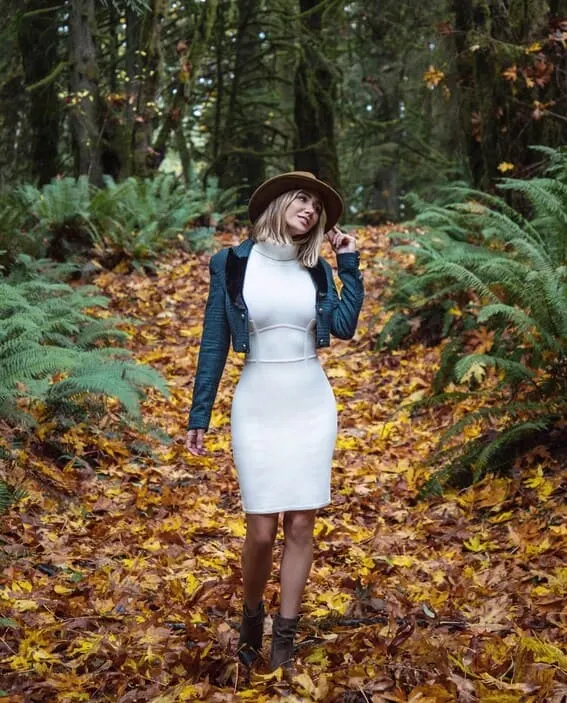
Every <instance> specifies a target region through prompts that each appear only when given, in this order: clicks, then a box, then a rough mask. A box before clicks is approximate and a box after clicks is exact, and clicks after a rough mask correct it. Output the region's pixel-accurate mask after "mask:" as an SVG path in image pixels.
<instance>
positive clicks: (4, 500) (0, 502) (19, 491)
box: [0, 479, 27, 515]
mask: <svg viewBox="0 0 567 703" xmlns="http://www.w3.org/2000/svg"><path fill="white" fill-rule="evenodd" d="M26 496H27V493H26V491H25V490H24V489H23V488H14V487H12V486H10V485H8V484H7V483H5V482H4V481H3V480H2V479H0V515H2V513H5V512H6V511H7V510H8V509H9V508H10V506H12V505H14V504H15V503H17V502H18V501H20V500H22V498H25V497H26Z"/></svg>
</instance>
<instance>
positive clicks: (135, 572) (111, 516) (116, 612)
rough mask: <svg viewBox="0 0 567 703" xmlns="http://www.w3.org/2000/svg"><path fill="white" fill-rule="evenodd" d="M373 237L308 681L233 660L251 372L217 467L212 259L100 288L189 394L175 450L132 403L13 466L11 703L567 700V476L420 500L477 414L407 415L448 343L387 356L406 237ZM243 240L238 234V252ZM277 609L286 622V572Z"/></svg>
mask: <svg viewBox="0 0 567 703" xmlns="http://www.w3.org/2000/svg"><path fill="white" fill-rule="evenodd" d="M358 238H359V243H360V248H361V250H362V252H363V261H364V264H363V265H364V267H365V269H366V270H365V284H366V290H367V298H366V303H365V307H364V310H363V314H362V319H361V324H360V327H359V330H358V332H357V335H356V338H355V340H353V341H351V342H342V341H339V340H333V344H332V346H331V348H330V349H326V350H324V351H323V352H322V353H321V358H322V361H323V363H324V366H325V369H326V372H327V374H328V376H329V378H330V380H331V383H332V384H333V387H334V391H335V395H336V398H337V402H338V404H339V409H340V438H339V440H338V445H337V451H336V454H335V460H334V469H333V495H334V500H333V504H332V506H330V507H328V508H326V509H325V510H322V511H321V513H320V516H319V518H318V521H317V526H316V534H317V542H316V555H315V563H314V567H313V571H312V577H311V580H310V583H309V586H308V589H307V593H306V596H305V600H304V606H303V619H302V624H301V628H300V635H299V642H298V644H299V647H298V658H297V671H296V676H295V678H294V679H293V680H292V681H291V682H290V681H286V680H285V679H283V680H280V678H281V677H279V676H278V675H270V674H268V673H267V671H266V669H265V668H262V667H260V668H259V669H258V670H257V671H256V672H255V673H253V674H252V676H251V678H248V677H247V676H246V672H245V671H243V669H242V667H239V666H238V665H237V664H236V661H235V658H234V650H235V643H236V640H237V638H238V632H237V629H236V626H237V624H238V619H239V611H240V608H241V591H240V575H241V573H240V561H239V560H240V557H239V555H240V549H241V546H242V538H243V534H244V523H243V517H242V513H241V511H240V501H239V495H238V488H237V483H236V480H235V473H234V470H233V467H232V464H231V458H230V436H229V424H228V418H229V411H230V403H231V394H232V391H233V389H234V385H235V382H236V381H237V378H238V374H239V370H240V367H241V365H242V358H240V357H237V356H236V355H235V354H233V353H231V355H230V357H229V361H228V365H227V368H226V371H225V375H224V378H223V381H222V384H221V388H220V391H219V396H218V399H217V404H216V407H215V411H214V416H213V425H212V428H211V431H210V433H209V434H208V438H207V446H208V448H209V450H210V454H209V456H208V457H205V458H201V457H193V456H191V455H190V454H188V453H187V451H186V450H185V449H184V445H183V440H184V436H185V425H186V420H187V410H188V403H189V400H190V388H191V382H192V379H193V373H194V369H195V363H196V357H197V352H198V343H199V337H200V330H201V327H200V325H201V322H202V316H203V310H204V299H205V295H206V291H207V284H208V269H207V259H208V257H207V255H201V256H189V255H180V254H176V255H172V256H171V258H169V259H168V260H167V261H165V262H163V263H162V265H161V266H160V268H159V271H158V275H157V276H156V277H144V276H141V275H138V274H119V273H111V274H104V275H103V276H101V277H100V279H99V284H100V285H102V287H103V288H104V289H105V291H106V293H107V294H108V295H110V296H111V297H112V299H113V306H114V308H115V310H116V311H119V312H120V313H121V314H127V315H130V316H131V317H133V318H136V319H137V320H139V321H140V324H139V325H138V326H134V325H133V326H132V327H131V331H132V334H133V337H132V348H133V349H134V350H135V352H136V356H137V358H138V359H140V360H142V361H146V362H151V363H152V364H154V365H155V366H156V367H158V368H160V369H161V370H162V371H163V373H164V374H166V375H167V377H168V379H169V381H170V382H171V389H172V395H171V398H170V399H168V400H164V399H163V398H161V397H158V396H157V395H155V396H153V397H151V398H150V400H149V401H148V402H147V403H146V405H145V407H146V417H147V419H148V420H149V421H151V422H153V423H154V424H156V425H158V426H159V427H161V428H162V430H164V431H165V432H166V433H167V434H169V435H170V436H171V437H172V438H173V439H174V441H173V442H172V443H171V444H170V445H169V446H165V445H160V444H158V443H157V441H155V440H154V439H152V438H151V436H150V435H149V434H147V435H146V434H144V433H136V432H134V431H128V432H125V431H124V430H122V429H119V425H118V424H117V409H116V408H113V407H111V406H110V407H109V412H108V416H107V417H106V418H105V420H104V422H102V423H101V424H99V425H97V426H89V427H85V426H77V427H74V428H73V429H72V430H70V431H69V432H68V433H67V434H66V435H65V437H64V438H63V440H62V441H63V444H64V447H65V449H66V451H65V452H63V456H62V452H61V448H60V445H55V444H54V443H53V442H52V437H51V435H50V431H51V429H52V428H50V426H48V425H43V426H40V428H39V430H38V432H37V436H36V437H35V442H34V443H31V444H29V445H28V444H23V445H22V449H21V451H20V455H19V457H18V458H17V461H14V462H13V463H12V465H11V466H10V467H7V468H8V470H9V472H10V476H11V477H12V478H13V479H15V480H18V479H19V478H21V477H23V476H26V477H27V478H26V486H27V488H28V491H29V495H28V497H27V498H26V499H25V500H23V501H22V502H20V503H19V504H18V505H16V506H15V507H13V508H12V509H11V510H10V512H8V513H7V514H6V515H5V516H4V517H3V526H2V537H1V538H0V539H1V542H0V544H1V547H2V553H1V561H0V565H1V566H2V569H3V574H2V588H0V673H1V678H0V689H2V691H3V693H2V695H4V696H6V697H7V699H8V700H10V701H14V702H16V701H17V702H20V701H21V702H25V703H29V702H33V701H42V702H43V701H57V702H65V703H67V702H69V703H70V702H72V701H112V702H113V703H116V702H120V703H127V702H131V701H152V702H153V703H175V702H176V701H201V700H202V701H219V702H220V701H235V702H236V701H241V700H250V701H258V702H262V701H277V700H280V697H283V696H287V700H289V701H292V702H293V701H329V702H332V703H369V702H372V703H378V702H381V701H415V702H417V701H419V702H420V703H426V702H432V703H433V702H444V701H460V702H463V703H469V702H471V701H482V702H483V703H491V702H494V703H496V702H498V703H516V702H517V703H520V702H522V703H529V702H539V701H550V702H554V703H560V702H561V701H565V700H567V651H566V648H565V642H566V640H567V565H566V563H565V554H566V546H567V520H566V516H567V510H566V507H565V490H564V487H563V486H562V485H561V467H560V466H559V465H558V464H557V462H554V460H553V459H552V458H551V457H549V456H548V455H547V454H546V453H545V451H538V450H536V451H534V452H532V453H531V454H530V455H529V456H528V457H527V458H526V459H525V460H524V461H523V464H522V466H521V467H520V466H518V471H517V472H516V473H514V474H513V475H512V476H510V477H508V478H492V477H490V478H488V479H486V480H485V481H483V482H482V483H481V484H479V485H477V486H476V487H474V488H473V489H469V490H465V491H462V492H459V493H449V494H448V495H446V496H445V497H444V498H443V499H435V501H433V502H418V501H417V500H416V496H417V489H418V487H419V485H420V483H421V482H422V481H423V479H424V477H425V476H426V470H425V469H424V468H423V467H422V464H421V462H422V461H423V460H424V459H425V458H426V457H427V456H428V454H429V452H430V450H431V449H432V447H433V446H434V445H435V443H436V441H437V439H438V437H439V434H440V432H441V431H442V430H443V429H444V428H446V427H447V426H449V425H450V424H451V422H452V421H453V420H454V418H455V417H462V416H463V415H464V414H466V413H467V412H470V411H471V410H472V409H474V406H473V403H472V401H471V402H470V403H469V404H466V403H463V404H461V405H458V406H455V407H452V408H448V407H446V408H440V409H437V410H435V411H428V412H425V413H420V414H418V415H416V416H415V417H412V416H411V415H410V413H409V412H408V410H407V407H405V403H407V401H408V400H412V399H415V398H416V397H419V395H420V394H421V393H422V392H423V390H424V389H426V388H427V387H428V383H429V380H430V378H431V376H432V373H433V372H434V370H435V368H436V365H437V363H438V359H439V350H438V349H434V348H433V349H432V348H425V347H422V346H413V347H411V348H409V349H407V350H403V351H399V352H395V353H380V354H377V353H375V352H373V351H372V339H373V336H374V335H375V333H376V331H377V330H378V329H380V327H381V325H382V324H383V322H384V320H385V313H384V311H383V310H382V308H381V304H380V301H379V296H380V293H381V291H382V289H383V287H384V286H385V285H387V280H386V279H385V277H384V275H385V268H384V260H385V258H386V257H388V256H389V255H390V254H389V245H388V239H387V237H386V231H385V229H370V228H368V229H366V230H360V231H359V232H358ZM235 242H236V237H235V236H233V235H223V236H221V237H219V246H221V245H222V246H226V245H228V244H231V243H235ZM467 431H468V432H469V434H472V435H473V436H474V433H475V432H479V431H480V430H479V429H478V428H476V427H475V426H474V425H473V426H471V427H470V428H468V430H467ZM5 469H6V467H5ZM519 469H521V472H520V470H519ZM280 537H281V535H280ZM280 550H281V541H280V540H278V546H277V555H276V556H278V555H279V553H280ZM267 600H268V603H269V610H270V612H271V613H272V614H273V613H274V612H275V611H276V608H277V573H276V571H274V577H273V581H272V582H271V583H270V585H269V587H268V591H267ZM269 624H270V623H269V620H268V622H267V631H268V632H269V631H270V627H269ZM268 646H269V639H268V640H267V641H266V649H267V648H268Z"/></svg>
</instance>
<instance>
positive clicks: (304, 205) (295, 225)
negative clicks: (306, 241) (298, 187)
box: [285, 191, 321, 237]
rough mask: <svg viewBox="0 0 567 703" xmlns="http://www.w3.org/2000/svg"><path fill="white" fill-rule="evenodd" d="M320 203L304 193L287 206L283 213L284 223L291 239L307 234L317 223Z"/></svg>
mask: <svg viewBox="0 0 567 703" xmlns="http://www.w3.org/2000/svg"><path fill="white" fill-rule="evenodd" d="M320 213H321V201H320V200H319V198H317V197H316V196H314V195H311V194H310V193H308V192H306V191H301V192H300V193H299V195H298V196H297V197H296V198H295V199H294V200H293V201H292V202H291V203H290V204H289V205H288V208H287V210H286V211H285V221H286V224H287V226H288V227H289V230H290V233H291V236H292V237H300V236H302V235H304V234H307V232H309V231H310V230H311V229H312V228H313V227H314V226H315V225H316V224H317V222H318V221H319V214H320Z"/></svg>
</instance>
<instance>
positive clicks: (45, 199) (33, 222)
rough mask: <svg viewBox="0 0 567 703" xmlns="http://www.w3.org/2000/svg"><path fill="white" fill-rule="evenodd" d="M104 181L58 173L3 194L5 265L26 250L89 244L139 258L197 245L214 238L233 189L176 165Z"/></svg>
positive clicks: (110, 255)
mask: <svg viewBox="0 0 567 703" xmlns="http://www.w3.org/2000/svg"><path fill="white" fill-rule="evenodd" d="M105 181H106V187H105V188H103V189H97V188H94V187H93V186H91V185H89V183H88V180H87V178H86V177H81V178H79V179H77V180H75V179H73V178H61V179H58V180H54V181H52V182H51V183H50V184H48V185H46V186H44V187H43V188H41V189H40V188H36V187H35V186H33V185H29V184H27V185H23V186H18V187H16V188H14V189H12V190H11V191H8V192H6V193H4V194H2V195H1V196H0V218H1V219H0V265H3V266H4V268H6V269H8V270H11V269H12V267H13V266H14V265H15V262H16V259H18V261H19V262H20V263H21V259H19V258H18V256H19V254H22V253H24V254H28V255H29V256H32V257H43V256H45V255H46V254H48V255H50V256H54V257H56V258H58V259H60V260H68V259H69V258H72V257H73V256H74V255H76V254H81V253H85V252H88V253H89V254H90V255H92V256H97V255H98V256H99V257H101V258H103V259H105V260H106V259H109V260H110V261H111V263H115V262H116V261H118V260H120V258H122V257H124V258H127V259H129V260H131V261H132V262H133V264H134V265H135V266H140V265H142V264H143V265H148V263H149V262H150V261H151V259H153V258H154V257H156V256H158V255H159V254H160V253H162V252H163V251H164V250H165V249H167V248H168V247H170V246H171V245H172V244H176V245H179V244H180V243H181V244H182V245H183V246H185V247H187V248H188V249H189V250H191V251H200V250H203V249H206V248H208V247H209V246H210V242H211V235H212V234H213V232H214V228H213V227H212V226H211V223H212V222H215V221H217V220H218V219H220V218H221V216H222V215H221V212H222V211H224V209H225V208H227V209H228V208H229V207H230V203H231V201H232V199H233V197H234V193H233V192H231V191H225V192H222V191H220V190H219V188H218V185H217V181H216V180H215V179H210V180H209V184H208V186H207V188H206V189H205V190H203V189H201V187H200V186H199V185H198V184H197V183H193V184H192V185H191V187H190V188H186V187H185V185H184V184H183V183H182V182H181V181H180V180H179V179H178V178H177V177H176V176H174V175H173V174H171V173H167V174H159V175H158V176H157V177H156V178H154V179H146V180H140V179H136V178H128V179H127V180H125V181H123V182H121V183H116V182H115V181H113V180H112V178H110V177H107V178H106V179H105Z"/></svg>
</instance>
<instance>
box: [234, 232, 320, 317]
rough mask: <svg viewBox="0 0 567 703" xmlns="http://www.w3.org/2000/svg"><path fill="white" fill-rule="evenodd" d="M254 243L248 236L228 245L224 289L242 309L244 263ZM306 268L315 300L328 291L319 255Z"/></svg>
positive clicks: (243, 305)
mask: <svg viewBox="0 0 567 703" xmlns="http://www.w3.org/2000/svg"><path fill="white" fill-rule="evenodd" d="M254 243H255V242H254V240H252V239H250V237H248V239H245V240H244V241H243V242H240V244H238V245H237V246H235V247H230V249H229V250H228V256H227V258H226V267H225V278H226V289H227V291H228V295H229V297H230V299H231V301H232V303H233V305H236V307H238V308H241V309H243V310H245V309H246V304H245V302H244V298H243V297H242V289H243V287H244V274H245V273H246V265H247V264H248V258H249V256H250V251H251V250H252V247H253V246H254ZM307 270H308V271H309V274H310V276H311V278H312V280H313V283H314V284H315V288H316V290H317V301H319V300H321V299H322V298H325V297H326V296H327V292H328V283H327V275H326V274H325V269H324V268H323V263H322V261H321V257H319V259H318V260H317V263H316V264H315V266H313V267H311V268H308V269H307Z"/></svg>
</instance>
